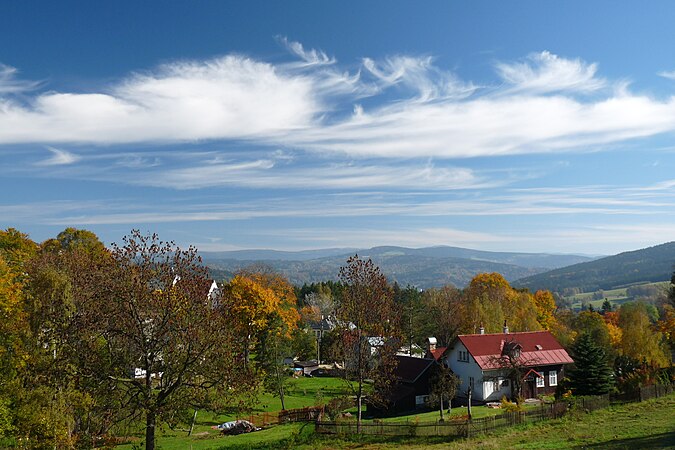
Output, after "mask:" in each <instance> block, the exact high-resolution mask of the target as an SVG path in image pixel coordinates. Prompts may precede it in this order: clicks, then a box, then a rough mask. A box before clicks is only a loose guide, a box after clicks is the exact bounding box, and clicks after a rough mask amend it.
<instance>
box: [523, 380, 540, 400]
mask: <svg viewBox="0 0 675 450" xmlns="http://www.w3.org/2000/svg"><path fill="white" fill-rule="evenodd" d="M529 378H530V377H528V378H527V379H525V380H524V381H523V397H524V398H535V397H536V396H537V395H536V393H537V388H536V386H535V384H534V383H535V381H534V380H532V379H529Z"/></svg>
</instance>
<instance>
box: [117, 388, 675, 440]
mask: <svg viewBox="0 0 675 450" xmlns="http://www.w3.org/2000/svg"><path fill="white" fill-rule="evenodd" d="M481 408H483V407H476V408H474V409H473V413H474V416H477V415H479V414H481V412H480V411H481ZM485 409H486V410H487V409H488V408H485ZM490 411H495V410H490ZM497 411H498V410H497ZM453 412H454V413H455V414H464V413H465V412H466V409H460V408H455V409H454V410H453ZM419 417H420V421H433V420H436V419H437V418H438V412H429V413H425V414H421V415H419ZM414 418H415V416H407V417H400V418H395V419H391V420H411V421H412V420H414ZM198 428H199V427H198ZM206 428H207V430H203V429H202V428H199V430H196V431H195V433H196V435H195V436H193V437H190V438H188V437H186V436H185V433H178V434H174V433H165V434H164V435H163V436H162V437H161V438H160V439H159V441H158V448H159V449H163V450H177V449H188V450H219V449H223V450H243V449H295V448H297V449H303V450H314V449H316V450H319V449H333V450H340V449H361V450H391V449H396V448H400V447H403V446H404V447H406V448H407V449H406V450H423V449H431V450H441V449H455V450H469V449H503V448H509V449H510V448H515V449H564V448H587V449H614V450H616V449H675V395H670V396H668V397H664V398H660V399H654V400H649V401H646V402H643V403H631V404H627V405H621V406H612V407H610V408H607V409H604V410H599V411H595V412H593V413H590V414H589V413H584V412H576V413H571V414H570V415H568V416H566V417H564V418H563V419H558V420H550V421H546V422H540V423H537V424H528V425H522V426H519V427H514V428H510V429H502V430H500V431H498V432H495V433H494V434H490V435H484V436H478V437H475V438H472V439H459V440H447V438H436V437H433V438H419V437H418V438H391V437H390V438H382V437H375V436H368V437H361V438H359V437H355V438H338V437H335V436H319V435H315V434H314V433H313V429H314V426H313V425H312V424H306V425H303V424H297V423H296V424H289V425H281V426H276V427H271V428H269V429H266V430H262V431H259V432H256V433H250V434H246V435H241V436H219V435H217V434H216V433H213V432H212V430H210V429H209V428H208V427H206ZM204 431H206V434H204ZM136 445H137V446H138V445H140V440H139V441H138V442H137V444H136ZM118 448H121V449H122V448H124V449H126V448H129V449H131V448H133V445H131V444H129V445H125V446H120V447H118Z"/></svg>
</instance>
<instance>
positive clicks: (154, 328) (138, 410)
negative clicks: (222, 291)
mask: <svg viewBox="0 0 675 450" xmlns="http://www.w3.org/2000/svg"><path fill="white" fill-rule="evenodd" d="M112 259H113V261H114V264H112V265H111V266H110V267H109V268H108V271H107V272H105V273H103V272H101V275H102V276H101V277H100V278H99V279H98V280H97V282H98V283H97V284H96V285H95V287H94V289H93V290H92V291H91V295H90V296H88V297H87V298H83V299H82V301H81V302H78V303H80V311H78V323H79V324H80V330H79V333H80V339H79V348H76V349H74V350H75V351H76V352H77V354H78V355H80V357H81V359H80V361H79V367H78V370H79V375H80V376H82V377H89V378H92V379H95V380H97V381H98V382H99V383H101V384H104V385H106V386H107V387H108V389H110V390H111V391H113V392H116V393H117V396H118V398H119V406H120V407H123V408H124V409H125V410H127V411H129V417H130V418H131V419H134V420H135V419H139V418H141V417H142V418H143V419H144V421H145V448H146V449H154V448H155V430H156V428H157V424H158V423H160V422H162V421H168V420H171V418H172V417H173V416H174V415H175V413H176V412H178V411H181V410H184V409H185V408H187V407H194V406H206V405H205V402H207V401H208V396H209V395H211V393H212V392H213V391H217V390H219V389H220V390H227V389H231V388H235V387H237V386H241V385H242V383H243V380H238V379H237V375H238V373H240V372H239V370H238V367H237V364H236V362H237V360H238V358H237V356H238V355H236V354H233V350H232V349H233V346H232V343H233V342H234V340H235V336H233V333H232V327H231V326H229V321H230V320H231V317H230V316H229V314H228V312H227V311H222V310H221V307H220V306H219V305H218V304H217V303H215V302H213V301H211V300H209V299H208V297H207V293H208V288H209V285H210V283H209V279H208V278H207V271H206V269H205V268H204V267H203V266H202V265H201V261H200V259H199V257H198V256H197V251H196V249H195V248H193V247H190V248H189V249H188V250H182V249H180V248H178V247H177V246H176V245H175V244H174V243H173V242H163V241H160V240H159V238H158V236H157V235H155V234H152V235H143V234H141V233H140V232H139V231H136V230H134V231H132V232H131V234H130V235H129V236H126V237H125V238H124V239H123V245H121V246H118V245H115V244H114V245H113V247H112Z"/></svg>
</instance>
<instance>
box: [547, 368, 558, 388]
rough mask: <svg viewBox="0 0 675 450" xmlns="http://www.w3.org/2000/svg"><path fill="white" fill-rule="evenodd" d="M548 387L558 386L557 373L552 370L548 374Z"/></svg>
mask: <svg viewBox="0 0 675 450" xmlns="http://www.w3.org/2000/svg"><path fill="white" fill-rule="evenodd" d="M548 385H549V386H557V385H558V372H556V371H555V370H552V371H550V372H549V373H548Z"/></svg>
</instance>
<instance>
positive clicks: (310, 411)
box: [243, 406, 324, 427]
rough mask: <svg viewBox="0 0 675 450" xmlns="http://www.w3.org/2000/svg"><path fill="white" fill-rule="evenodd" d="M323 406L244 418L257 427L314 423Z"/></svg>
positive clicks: (285, 410)
mask: <svg viewBox="0 0 675 450" xmlns="http://www.w3.org/2000/svg"><path fill="white" fill-rule="evenodd" d="M323 411H324V407H323V406H308V407H307V408H298V409H284V410H281V411H278V412H274V413H268V412H266V413H262V414H255V415H250V416H247V417H243V418H244V419H246V420H248V421H249V422H251V423H252V424H254V425H255V426H256V427H265V426H268V425H278V424H280V423H287V422H314V421H316V420H318V419H319V416H320V415H321V414H322V413H323Z"/></svg>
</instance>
